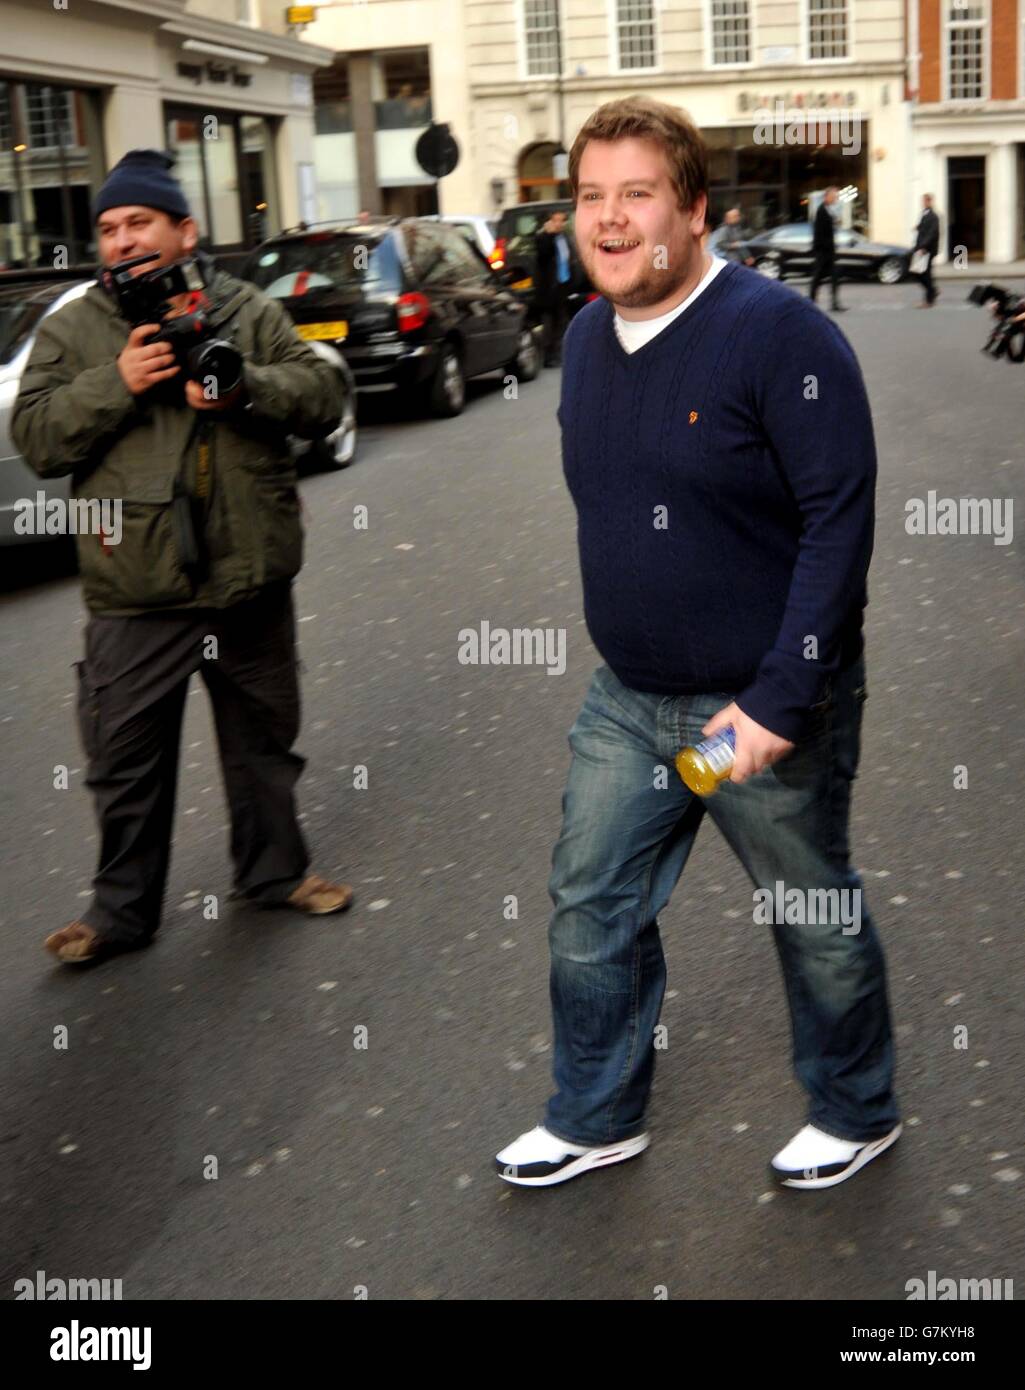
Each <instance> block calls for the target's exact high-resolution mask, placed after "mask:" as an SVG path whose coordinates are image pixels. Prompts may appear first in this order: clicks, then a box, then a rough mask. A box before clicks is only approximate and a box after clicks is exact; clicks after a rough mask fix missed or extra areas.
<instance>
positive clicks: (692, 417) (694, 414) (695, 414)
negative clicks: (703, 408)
mask: <svg viewBox="0 0 1025 1390" xmlns="http://www.w3.org/2000/svg"><path fill="white" fill-rule="evenodd" d="M697 418H698V412H697V411H696V410H692V411H691V413H690V415H689V416H688V417H687V423H688V425H693V423H694V421H695V420H696V419H697Z"/></svg>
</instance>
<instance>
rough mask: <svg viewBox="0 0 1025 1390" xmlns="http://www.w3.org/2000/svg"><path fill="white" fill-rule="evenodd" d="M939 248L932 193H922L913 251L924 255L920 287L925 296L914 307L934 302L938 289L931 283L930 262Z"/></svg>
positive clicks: (919, 307) (922, 306) (923, 306)
mask: <svg viewBox="0 0 1025 1390" xmlns="http://www.w3.org/2000/svg"><path fill="white" fill-rule="evenodd" d="M939 249H940V219H939V218H938V217H937V215H936V213H935V212H934V211H933V206H932V194H931V193H923V194H922V215H921V217H920V218H919V219H918V227H917V229H916V231H915V246H914V251H912V256H914V254H915V252H919V251H920V252H922V253H924V256H925V258H926V259H925V269H924V270H922V271H921V272H920V273H921V276H922V288H923V290H924V291H925V298H924V299H922V300H920V301H919V303H918V304H916V305H915V308H916V309H931V308H932V306H933V305H934V304H935V303H936V297H937V295H938V294H939V290H938V289H937V288H936V286H935V285H934V284H933V278H932V263H933V258H934V257H935V256H937V255H938V254H939Z"/></svg>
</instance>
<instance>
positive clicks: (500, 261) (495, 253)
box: [488, 236, 506, 270]
mask: <svg viewBox="0 0 1025 1390" xmlns="http://www.w3.org/2000/svg"><path fill="white" fill-rule="evenodd" d="M505 245H506V239H505V237H504V236H500V237H499V238H498V240H497V241H496V242H495V244H494V246H493V247H492V248H491V250H490V252H489V253H488V260H489V261H490V262H491V269H492V270H501V269H502V267H503V266H504V265H505Z"/></svg>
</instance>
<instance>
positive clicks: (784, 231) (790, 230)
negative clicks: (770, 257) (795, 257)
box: [772, 222, 812, 245]
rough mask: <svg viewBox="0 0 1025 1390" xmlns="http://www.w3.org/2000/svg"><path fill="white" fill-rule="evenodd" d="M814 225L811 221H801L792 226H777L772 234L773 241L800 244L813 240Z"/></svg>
mask: <svg viewBox="0 0 1025 1390" xmlns="http://www.w3.org/2000/svg"><path fill="white" fill-rule="evenodd" d="M811 237H812V227H811V223H810V222H800V223H797V224H796V225H795V226H792V227H777V228H776V230H775V231H774V232H773V234H772V239H773V241H789V242H795V243H796V244H797V245H800V244H801V242H803V241H811Z"/></svg>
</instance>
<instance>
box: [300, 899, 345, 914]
mask: <svg viewBox="0 0 1025 1390" xmlns="http://www.w3.org/2000/svg"><path fill="white" fill-rule="evenodd" d="M288 906H289V907H291V908H292V909H293V910H294V911H297V912H305V913H306V915H307V916H308V917H330V915H331V913H332V912H347V911H348V910H349V908H350V907H351V906H352V898H351V897H350V898H346V900H345V902H343V903H339V904H338V906H337V907H299V906H298V905H297V904H296V903H289V904H288Z"/></svg>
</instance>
